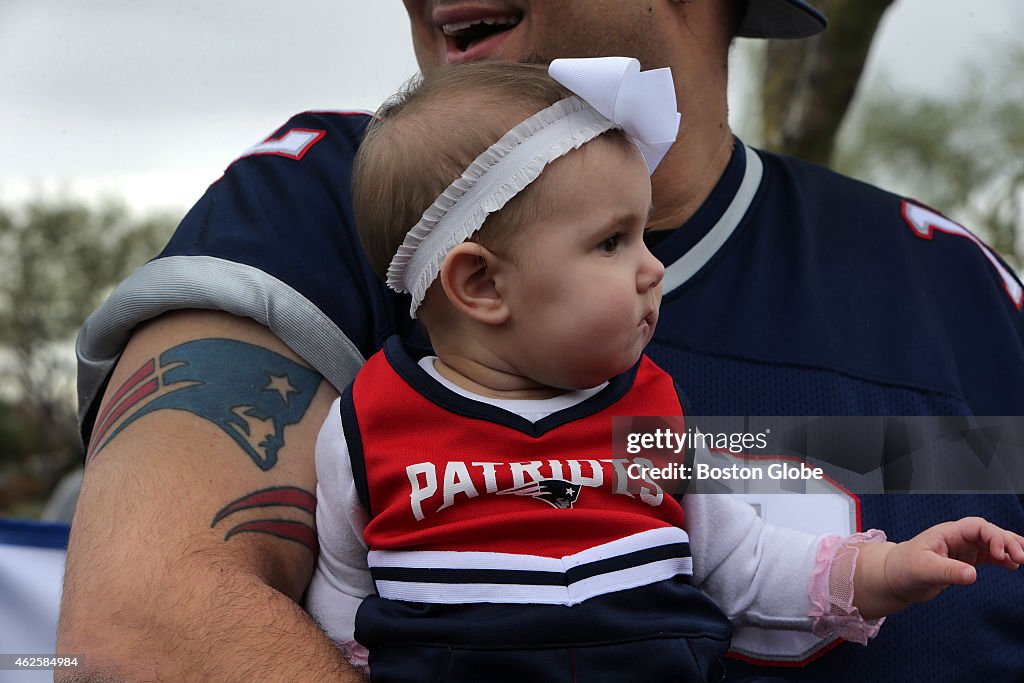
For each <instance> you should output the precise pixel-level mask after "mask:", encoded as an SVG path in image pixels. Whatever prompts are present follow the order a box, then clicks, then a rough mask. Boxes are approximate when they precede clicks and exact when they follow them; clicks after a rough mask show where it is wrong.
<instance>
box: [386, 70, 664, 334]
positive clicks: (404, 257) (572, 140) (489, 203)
mask: <svg viewBox="0 0 1024 683" xmlns="http://www.w3.org/2000/svg"><path fill="white" fill-rule="evenodd" d="M548 73H549V74H550V75H551V77H552V78H554V79H555V80H556V81H558V82H559V83H561V84H562V85H564V86H566V87H567V88H568V89H569V90H571V91H572V92H574V93H575V94H576V96H573V97H567V98H566V99H564V100H561V101H559V102H556V103H555V104H553V105H551V106H550V107H548V108H546V109H543V110H541V111H539V112H537V113H536V114H534V115H533V116H531V117H530V118H528V119H526V120H525V121H523V122H522V123H520V124H519V125H518V126H516V127H515V128H513V129H512V130H510V131H509V132H508V133H506V134H505V135H503V136H502V138H501V139H500V140H498V141H497V142H496V143H494V144H493V145H491V146H490V147H489V148H488V149H487V150H486V151H485V152H484V153H483V154H481V155H480V156H478V157H477V158H476V159H475V160H474V161H473V163H472V164H470V165H469V168H468V169H466V171H465V173H463V174H462V177H460V178H459V179H457V180H456V181H455V182H454V183H452V184H451V185H449V186H448V188H447V189H445V191H444V192H442V193H441V196H439V197H438V198H437V200H436V201H435V202H434V204H433V205H432V206H431V207H430V208H428V209H427V210H426V211H425V212H424V213H423V217H422V218H421V219H420V221H419V222H418V223H417V224H416V225H415V226H413V228H412V229H411V230H410V231H409V233H408V234H407V235H406V236H405V240H404V241H403V242H402V245H401V246H400V247H399V248H398V252H397V253H396V254H395V257H394V258H393V259H392V261H391V265H390V266H389V267H388V273H387V284H388V286H389V287H391V288H392V289H394V290H395V291H398V292H408V293H409V294H410V295H411V296H412V305H411V306H410V308H409V314H410V315H411V316H412V317H414V318H415V317H416V310H417V309H418V308H419V307H420V304H421V303H422V302H423V297H424V296H426V292H427V288H428V287H429V286H430V285H431V283H433V281H434V279H436V278H437V275H438V273H440V271H441V264H442V263H444V259H445V256H447V255H448V252H449V251H451V249H452V248H453V247H454V246H455V245H457V244H460V243H462V242H464V241H466V240H467V239H468V238H469V237H470V235H472V234H473V233H474V232H476V231H477V230H479V229H480V227H481V226H482V225H483V223H484V221H485V220H486V219H487V216H488V215H489V214H491V213H494V212H496V211H499V210H500V209H501V208H502V207H503V206H505V204H507V203H508V201H509V200H510V199H512V197H514V196H515V195H516V194H518V193H519V192H522V191H523V189H525V188H526V186H527V185H529V184H530V183H532V182H533V181H534V180H536V179H537V177H538V176H540V174H541V172H542V171H543V170H544V167H545V166H546V165H547V164H549V163H551V162H552V161H554V160H555V159H557V158H559V157H561V156H563V155H565V154H567V153H568V152H569V151H571V150H573V149H578V148H579V147H581V146H582V145H583V144H585V143H587V142H589V141H590V140H593V139H594V138H596V137H597V136H599V135H600V134H601V133H604V132H605V131H607V130H610V129H612V128H621V129H622V131H623V132H624V133H625V134H626V136H627V137H628V138H629V139H630V140H631V141H632V142H633V143H634V144H635V145H636V146H637V147H638V148H639V149H640V152H641V154H643V157H644V161H646V162H647V168H648V170H649V171H650V172H651V173H654V169H655V168H657V167H658V164H659V163H660V162H661V160H662V159H663V158H664V157H665V154H666V153H667V152H668V150H669V148H670V147H671V146H672V143H673V142H675V139H676V133H677V132H678V130H679V119H680V115H679V113H678V112H677V111H676V94H675V86H674V85H673V83H672V73H671V72H670V71H669V69H667V68H663V69H653V70H651V71H643V72H642V71H640V62H638V61H637V60H636V59H632V58H629V57H595V58H584V59H556V60H554V61H553V62H552V63H551V66H550V67H549V68H548Z"/></svg>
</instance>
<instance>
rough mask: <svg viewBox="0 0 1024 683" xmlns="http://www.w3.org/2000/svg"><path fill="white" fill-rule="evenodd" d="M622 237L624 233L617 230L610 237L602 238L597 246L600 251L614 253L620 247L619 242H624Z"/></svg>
mask: <svg viewBox="0 0 1024 683" xmlns="http://www.w3.org/2000/svg"><path fill="white" fill-rule="evenodd" d="M622 237H623V236H622V233H621V232H617V233H615V234H614V235H612V236H611V237H609V238H608V239H606V240H602V241H601V243H600V244H598V245H597V248H598V250H600V251H605V252H608V253H612V252H614V251H615V250H616V249H618V248H619V244H620V243H621V242H622Z"/></svg>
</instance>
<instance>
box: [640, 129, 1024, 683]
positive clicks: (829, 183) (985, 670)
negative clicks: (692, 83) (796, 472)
mask: <svg viewBox="0 0 1024 683" xmlns="http://www.w3.org/2000/svg"><path fill="white" fill-rule="evenodd" d="M653 252H654V254H655V255H656V256H658V257H659V258H660V259H661V260H662V261H663V262H664V263H665V264H666V266H667V269H666V276H665V281H664V291H665V296H664V300H663V302H662V311H661V318H660V320H659V323H658V328H657V330H656V332H655V336H654V340H653V341H652V343H651V345H650V346H649V347H648V349H647V353H648V354H649V355H650V357H651V358H652V359H653V360H654V361H655V362H656V363H658V364H659V365H660V366H661V367H662V368H664V369H666V370H667V371H668V372H669V373H670V374H671V375H672V376H673V377H674V378H675V379H676V381H677V382H679V383H680V385H681V386H682V388H683V390H684V391H685V392H686V395H687V398H688V399H689V401H690V406H689V408H690V413H691V414H692V415H1021V414H1024V347H1022V339H1024V322H1022V318H1021V312H1020V290H1019V287H1020V285H1019V283H1018V282H1017V280H1016V278H1015V277H1014V276H1013V275H1012V274H1011V273H1010V271H1009V270H1008V269H1007V268H1006V266H1005V264H1003V263H1002V261H1001V260H1000V259H999V258H998V257H997V256H996V255H995V254H993V253H992V252H991V251H990V250H989V249H988V247H986V246H985V245H984V244H982V243H981V242H979V241H978V240H977V239H976V238H974V237H973V236H972V235H970V233H968V232H967V231H966V230H964V229H963V228H962V227H960V226H957V225H955V224H954V223H952V221H949V220H948V219H947V218H945V217H943V216H941V215H940V214H938V213H936V212H934V211H932V210H930V209H928V208H927V207H923V206H920V205H918V204H915V203H913V202H908V201H907V200H905V199H903V198H901V197H898V196H896V195H893V194H890V193H887V192H884V191H882V190H879V189H877V188H875V187H872V186H869V185H866V184H864V183H860V182H857V181H854V180H851V179H849V178H846V177H843V176H840V175H838V174H836V173H833V172H831V171H828V170H826V169H823V168H820V167H817V166H814V165H811V164H807V163H804V162H801V161H798V160H795V159H791V158H786V157H782V156H777V155H773V154H768V153H765V152H760V151H759V152H754V151H753V150H750V149H749V148H745V147H744V146H743V145H740V144H738V145H737V147H736V150H735V152H734V154H733V157H732V159H731V161H730V163H729V166H728V168H727V169H726V172H725V174H724V176H723V177H722V179H721V181H720V182H719V184H718V186H717V187H716V188H715V190H714V192H713V193H712V195H711V196H710V197H709V199H708V200H707V202H705V204H704V206H703V207H702V208H701V209H700V210H699V211H698V212H697V214H696V215H694V216H693V218H692V219H691V220H690V221H688V222H687V223H686V224H685V225H684V226H682V228H681V229H679V230H676V231H674V232H673V233H672V234H671V235H670V236H668V237H666V238H664V239H662V240H661V241H659V242H657V244H655V246H654V247H653ZM902 474H903V476H911V477H912V473H911V474H909V475H908V474H907V473H902ZM886 485H887V486H888V487H889V488H909V487H911V486H910V485H912V482H905V481H899V480H897V481H887V482H886ZM861 514H862V520H863V526H864V528H880V529H884V530H885V531H886V532H887V533H888V535H889V537H890V538H891V539H894V540H905V539H908V538H910V537H912V536H913V535H916V534H917V533H918V532H920V531H922V530H923V529H925V528H927V527H928V526H931V525H932V524H934V523H937V522H940V521H943V520H947V519H957V518H959V517H963V516H968V515H982V516H985V517H987V518H988V519H990V520H991V521H993V522H995V523H997V524H1000V525H1002V526H1004V527H1006V528H1009V529H1013V530H1015V531H1018V532H1020V531H1021V530H1022V529H1024V507H1022V498H1021V497H1020V496H1013V495H995V494H992V495H907V494H885V495H870V496H862V497H861ZM1021 599H1024V580H1022V577H1021V576H1020V575H1019V574H1014V573H1011V572H1007V571H1005V570H1002V569H995V568H992V567H982V568H980V570H979V577H978V582H977V584H976V585H975V586H972V587H970V588H968V589H956V588H954V589H950V590H947V591H945V592H943V593H942V594H941V596H940V597H939V598H937V599H935V600H933V601H932V602H930V603H928V604H925V605H919V606H914V607H911V608H910V609H909V610H907V611H905V612H903V613H901V614H899V615H895V616H892V617H890V618H889V620H888V623H886V624H885V625H884V626H883V627H882V629H881V632H880V634H879V636H878V637H877V638H876V639H875V640H873V641H872V642H871V643H870V644H869V645H868V647H867V648H864V647H862V646H860V645H855V644H850V643H844V644H842V645H840V646H839V647H837V648H835V649H833V650H832V651H830V652H828V653H827V654H825V655H824V656H822V657H821V658H820V659H817V660H815V661H812V662H810V663H809V664H807V665H806V666H805V667H802V668H787V669H783V670H781V672H782V675H784V677H785V678H786V679H787V680H794V681H820V680H829V681H846V680H849V681H854V680H860V681H863V680H873V681H961V680H964V677H965V676H968V675H969V676H970V677H971V678H972V679H976V680H981V679H987V680H992V681H1007V680H1022V679H1024V647H1022V646H1021V642H1022V641H1021V636H1020V634H1021V633H1024V616H1022V615H1021V613H1020V611H1019V609H1017V607H1016V606H1015V605H1017V604H1019V602H1020V600H1021ZM729 671H730V679H731V680H732V679H735V680H742V679H743V678H744V677H747V676H751V675H753V674H754V673H755V672H757V673H762V674H769V673H771V672H773V671H774V672H775V673H776V674H779V673H780V670H779V669H769V668H762V669H760V670H756V668H755V667H752V666H750V665H749V664H746V663H744V662H740V661H733V662H730V667H729Z"/></svg>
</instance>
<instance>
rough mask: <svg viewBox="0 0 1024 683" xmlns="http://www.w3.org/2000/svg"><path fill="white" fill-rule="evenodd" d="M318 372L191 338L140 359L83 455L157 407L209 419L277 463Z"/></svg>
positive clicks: (265, 465)
mask: <svg viewBox="0 0 1024 683" xmlns="http://www.w3.org/2000/svg"><path fill="white" fill-rule="evenodd" d="M320 382H321V377H320V375H318V374H317V373H316V372H314V371H313V370H310V369H309V368H306V367H303V366H302V365H300V364H298V363H296V362H294V361H292V360H290V359H288V358H285V357H284V356H282V355H280V354H278V353H274V352H273V351H270V350H268V349H265V348H262V347H260V346H255V345H253V344H247V343H245V342H240V341H235V340H231V339H199V340H196V341H190V342H186V343H184V344H181V345H180V346H176V347H174V348H172V349H168V350H167V351H165V352H164V353H163V354H161V355H160V365H159V367H157V366H156V362H155V359H153V360H150V361H148V362H147V363H146V364H144V365H143V366H142V367H141V368H139V370H138V371H136V373H135V374H134V375H132V377H131V378H129V380H128V381H127V382H126V383H125V384H124V385H123V386H122V387H121V388H120V389H119V390H118V392H117V393H116V394H115V395H114V396H113V397H112V398H111V400H110V401H109V402H108V404H107V406H106V408H105V409H104V411H103V413H102V414H101V415H100V416H99V417H98V418H97V420H96V423H95V424H96V427H95V430H94V432H93V435H92V438H91V439H90V444H89V452H90V457H92V456H94V455H95V454H96V453H97V452H99V451H100V450H102V449H103V447H104V446H106V445H107V444H108V443H110V441H111V439H113V438H114V437H116V436H117V435H118V434H119V433H121V431H122V430H124V429H125V428H126V427H127V426H128V425H130V424H132V423H133V422H135V421H136V420H138V419H139V418H141V417H143V416H145V415H148V414H150V413H152V412H155V411H157V410H184V411H187V412H189V413H192V414H193V415H197V416H198V417H201V418H203V419H205V420H209V421H210V422H212V423H214V424H215V425H217V426H218V427H220V428H221V430H223V431H224V433H225V434H227V435H228V436H230V437H231V438H232V439H234V440H235V443H237V444H238V445H239V446H240V447H241V448H242V450H244V451H245V453H246V454H247V455H248V456H249V457H250V458H251V459H252V461H253V462H254V463H255V464H256V465H257V466H258V467H259V468H260V469H261V470H264V471H266V470H269V469H270V468H272V467H273V466H274V465H275V464H276V463H277V455H278V451H280V449H281V447H282V446H283V445H284V430H285V428H286V427H288V426H289V425H292V424H295V423H297V422H298V421H299V420H301V419H302V416H303V415H304V414H305V413H306V410H307V409H308V408H309V404H310V402H311V401H312V400H313V395H314V394H315V393H316V390H317V387H318V386H319V385H320Z"/></svg>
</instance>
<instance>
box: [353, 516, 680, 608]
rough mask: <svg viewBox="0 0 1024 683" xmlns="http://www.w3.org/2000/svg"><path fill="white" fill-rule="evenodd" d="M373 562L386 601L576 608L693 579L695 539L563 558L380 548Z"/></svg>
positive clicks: (610, 547) (674, 538) (663, 535)
mask: <svg viewBox="0 0 1024 683" xmlns="http://www.w3.org/2000/svg"><path fill="white" fill-rule="evenodd" d="M367 559H368V562H369V566H370V573H371V574H372V576H373V579H374V582H375V583H376V586H377V593H378V594H379V595H380V596H381V597H382V598H387V599H390V600H405V601H409V602H430V603H440V604H462V603H474V602H494V603H515V604H545V605H574V604H577V603H580V602H583V601H584V600H587V599H589V598H593V597H596V596H598V595H604V594H606V593H614V592H616V591H620V590H625V589H627V588H636V587H639V586H646V585H649V584H652V583H657V582H658V581H664V580H666V579H670V578H672V577H674V576H678V575H690V574H692V573H693V560H692V558H691V557H690V543H689V537H688V536H687V535H686V532H685V531H683V530H682V529H679V528H677V527H664V528H661V529H652V530H650V531H644V532H641V533H638V534H634V535H632V536H627V537H625V538H620V539H617V540H615V541H611V542H609V543H604V544H602V545H599V546H595V547H593V548H588V549H586V550H583V551H581V552H578V553H575V554H573V555H567V556H565V557H562V558H552V557H541V556H537V555H517V554H513V553H485V552H452V551H386V550H385V551H382V550H374V551H371V552H370V553H369V555H368V558H367Z"/></svg>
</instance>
